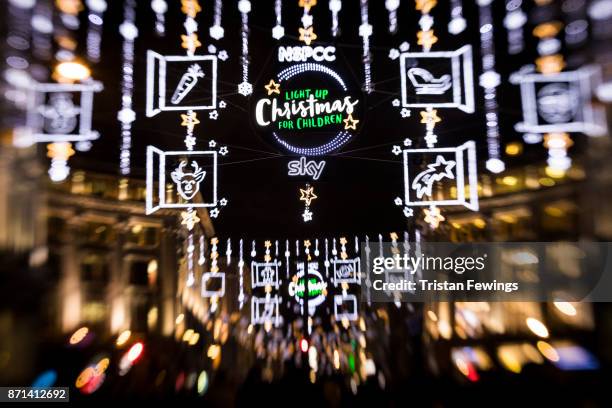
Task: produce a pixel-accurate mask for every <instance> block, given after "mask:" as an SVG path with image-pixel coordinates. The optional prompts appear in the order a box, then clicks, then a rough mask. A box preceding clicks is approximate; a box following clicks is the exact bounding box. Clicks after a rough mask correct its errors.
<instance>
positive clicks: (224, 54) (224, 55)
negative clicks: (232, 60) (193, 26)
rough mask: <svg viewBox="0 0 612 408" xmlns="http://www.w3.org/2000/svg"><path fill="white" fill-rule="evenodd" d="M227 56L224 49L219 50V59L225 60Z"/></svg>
mask: <svg viewBox="0 0 612 408" xmlns="http://www.w3.org/2000/svg"><path fill="white" fill-rule="evenodd" d="M228 58H229V55H228V53H227V51H225V50H221V51H219V59H220V60H221V61H227V59H228Z"/></svg>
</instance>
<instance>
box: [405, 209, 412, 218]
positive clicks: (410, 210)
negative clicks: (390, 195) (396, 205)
mask: <svg viewBox="0 0 612 408" xmlns="http://www.w3.org/2000/svg"><path fill="white" fill-rule="evenodd" d="M413 215H414V210H413V209H412V208H410V207H404V217H406V218H410V217H412V216H413Z"/></svg>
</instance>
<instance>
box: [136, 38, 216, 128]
mask: <svg viewBox="0 0 612 408" xmlns="http://www.w3.org/2000/svg"><path fill="white" fill-rule="evenodd" d="M176 72H179V73H180V75H181V77H180V78H179V80H178V82H177V83H176V85H174V86H173V85H172V83H173V82H172V81H173V80H172V77H173V75H174V73H176ZM169 73H172V74H173V75H172V76H169ZM204 79H207V80H206V81H204ZM196 91H197V95H198V97H197V98H195V97H191V98H190V96H191V95H192V94H193V93H196ZM202 92H205V94H206V95H207V98H206V99H207V102H209V103H207V104H203V105H200V104H196V101H201V100H202V98H201V94H202ZM216 108H217V57H216V56H214V55H197V56H184V55H183V56H168V55H161V54H158V53H156V52H154V51H151V50H149V51H147V104H146V115H147V116H148V117H151V116H155V115H157V114H158V113H160V112H164V111H188V110H194V111H195V110H214V109H216Z"/></svg>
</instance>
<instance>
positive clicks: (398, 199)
mask: <svg viewBox="0 0 612 408" xmlns="http://www.w3.org/2000/svg"><path fill="white" fill-rule="evenodd" d="M393 202H394V203H395V205H397V206H398V207H399V206H400V205H402V204H403V203H404V202H403V201H402V199H401V198H399V197H395V200H393Z"/></svg>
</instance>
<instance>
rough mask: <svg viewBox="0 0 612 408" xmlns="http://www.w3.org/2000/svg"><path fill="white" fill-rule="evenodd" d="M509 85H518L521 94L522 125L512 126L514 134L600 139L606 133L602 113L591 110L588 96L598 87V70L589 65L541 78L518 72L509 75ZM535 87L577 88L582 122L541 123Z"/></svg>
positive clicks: (599, 73) (601, 108)
mask: <svg viewBox="0 0 612 408" xmlns="http://www.w3.org/2000/svg"><path fill="white" fill-rule="evenodd" d="M510 82H511V83H513V84H515V85H519V87H520V90H521V105H522V110H523V121H522V122H519V123H517V124H516V125H514V128H515V129H516V131H517V132H522V133H554V132H568V133H569V132H577V133H584V134H586V135H589V136H603V135H605V134H606V133H607V126H606V119H605V109H604V108H603V107H596V106H593V104H592V103H591V96H592V94H593V90H594V89H596V88H597V86H598V85H599V84H600V83H601V69H600V68H599V67H596V66H593V65H590V66H586V67H582V68H580V69H578V70H576V71H565V72H560V73H556V74H540V73H536V72H533V71H531V69H530V72H526V71H519V72H515V73H514V74H512V75H510ZM536 83H549V84H554V83H568V84H570V86H574V85H577V87H578V91H579V95H580V101H579V105H580V106H581V108H582V111H581V113H580V116H581V117H582V120H579V121H574V120H573V121H572V122H567V123H549V124H543V123H540V122H541V121H540V119H539V116H540V115H539V114H538V106H537V95H536V86H535V84H536Z"/></svg>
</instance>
